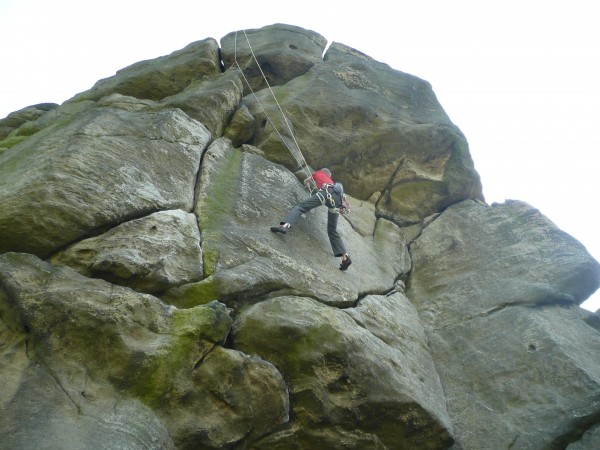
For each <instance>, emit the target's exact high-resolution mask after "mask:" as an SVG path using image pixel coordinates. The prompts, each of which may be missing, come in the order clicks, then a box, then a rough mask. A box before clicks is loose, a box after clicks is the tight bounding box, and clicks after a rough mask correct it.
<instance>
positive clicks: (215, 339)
mask: <svg viewBox="0 0 600 450" xmlns="http://www.w3.org/2000/svg"><path fill="white" fill-rule="evenodd" d="M0 269H1V270H0V312H1V313H2V314H0V318H1V319H2V327H1V328H0V331H2V335H1V337H2V339H3V342H2V345H1V346H0V348H2V349H5V348H9V349H13V350H12V351H4V350H3V353H2V355H1V356H2V357H1V358H0V368H1V369H2V370H3V373H2V379H3V380H7V381H9V382H8V383H7V384H8V389H6V390H3V395H2V397H1V400H2V403H1V404H0V407H2V411H1V413H0V417H7V416H8V415H9V414H10V413H11V412H12V411H11V410H9V409H6V408H9V407H10V406H11V405H15V404H16V405H19V407H18V408H17V411H21V412H22V415H23V416H25V415H27V411H28V409H27V408H25V407H24V405H25V404H26V403H25V402H26V401H27V399H28V398H30V397H31V396H32V395H34V394H35V393H36V392H38V390H36V389H31V386H30V383H38V382H40V383H42V384H41V386H48V384H49V383H50V380H51V379H53V384H54V386H55V388H54V389H51V390H50V392H51V393H52V396H49V397H46V396H41V398H38V399H36V401H35V405H36V407H37V409H38V411H40V412H44V413H51V414H49V415H48V416H45V415H44V414H42V413H39V414H38V413H36V414H35V415H34V416H33V417H32V418H30V419H28V421H27V422H26V423H28V424H29V425H31V426H33V425H39V426H40V427H41V429H42V430H43V429H49V430H51V431H52V432H53V433H58V432H59V431H60V426H63V429H64V430H65V431H68V430H70V429H71V428H72V427H74V426H78V427H80V426H83V427H85V429H86V430H87V429H89V428H90V427H91V425H92V424H93V423H94V421H93V420H90V419H92V418H93V417H94V416H98V419H96V420H97V421H98V422H100V423H101V424H102V427H101V428H99V429H97V430H94V431H93V432H92V433H90V435H89V436H88V437H87V439H88V440H89V439H92V438H93V437H94V436H96V435H97V434H99V433H100V432H101V431H102V430H107V431H110V430H111V426H112V427H116V426H117V425H116V424H119V425H118V426H119V427H122V428H119V429H118V430H117V431H118V434H117V437H115V438H114V439H113V441H112V442H114V443H115V445H117V446H121V445H122V446H123V447H124V448H142V444H141V443H143V442H146V441H149V440H151V439H154V440H155V441H156V442H155V443H153V444H150V447H152V448H171V447H172V445H170V444H169V443H170V441H171V437H172V439H173V442H174V443H175V444H176V445H177V446H178V447H179V448H194V447H195V448H222V447H224V446H226V445H232V444H234V443H236V442H238V441H241V440H242V439H245V438H247V437H248V436H251V437H253V438H258V437H260V436H261V435H262V434H264V433H266V432H268V431H269V430H270V429H272V428H274V427H276V426H278V425H280V424H281V423H284V422H285V421H287V419H288V400H287V395H288V394H287V388H286V386H285V384H284V383H283V381H282V378H281V375H280V374H279V372H278V371H277V370H276V369H275V367H273V366H272V365H271V364H269V363H266V362H265V361H261V360H259V359H258V358H254V357H249V356H247V355H243V354H240V353H239V352H237V351H232V350H228V349H220V348H219V347H220V346H221V345H222V344H223V343H224V342H225V340H226V338H227V336H228V334H229V329H230V327H231V324H232V319H231V318H230V316H229V314H228V311H227V310H226V308H225V307H224V305H223V304H220V303H217V302H212V303H210V304H208V305H202V306H198V307H195V308H190V309H186V310H178V309H176V308H174V307H172V306H168V305H165V304H164V303H162V302H160V300H158V299H157V298H156V297H153V296H150V295H146V294H139V293H136V292H134V291H132V290H130V289H127V288H121V287H118V286H114V285H111V284H109V283H107V282H105V281H102V280H93V279H89V278H85V277H83V276H81V275H79V274H77V273H76V272H74V271H73V270H71V269H69V268H57V267H53V266H51V265H49V264H47V263H45V262H43V261H41V260H39V259H38V258H36V257H35V256H33V255H26V254H19V253H7V254H4V255H2V256H0ZM11 361H12V363H11ZM205 364H206V366H205ZM56 386H58V387H59V388H60V389H59V390H58V389H56ZM40 389H41V387H40ZM57 399H58V400H59V403H58V404H57V405H54V402H53V401H54V400H57ZM120 399H123V400H120ZM69 401H70V403H69ZM140 402H141V404H140ZM115 403H116V404H117V405H118V407H115ZM138 404H139V405H138ZM136 405H137V406H136ZM144 405H145V406H144ZM148 408H151V409H148ZM87 411H92V413H93V414H92V417H90V418H88V417H87V415H86V412H87ZM30 412H31V410H30ZM126 414H129V417H122V416H123V415H126ZM159 418H160V422H159V423H158V424H157V421H158V419H159ZM119 419H122V422H119ZM138 420H139V421H140V423H137V421H138ZM160 423H162V424H165V425H166V428H167V429H168V432H169V434H168V435H166V433H164V428H162V426H161V425H160ZM17 425H18V424H16V423H15V422H14V421H13V420H12V419H11V421H9V422H8V425H7V426H3V427H2V428H0V431H1V432H3V433H6V435H5V436H6V437H8V435H9V434H10V432H11V430H14V429H15V428H16V427H17ZM20 425H21V426H22V424H20ZM80 434H82V433H81V432H80V433H76V436H77V437H79V435H80ZM126 434H130V436H129V439H130V440H131V442H132V444H131V447H130V446H129V445H128V444H127V443H125V444H122V443H120V441H121V440H122V439H124V436H121V435H126ZM138 434H139V435H140V436H139V438H138V437H136V436H137V435H138ZM5 436H3V438H4V437H5ZM36 436H37V434H36ZM40 438H41V436H40ZM63 438H64V436H63ZM25 439H27V436H26V435H25V434H22V433H20V434H18V435H17V437H11V440H12V442H15V446H14V447H13V448H24V447H22V446H23V445H25V443H26V442H28V441H26V440H25ZM136 440H137V441H138V442H141V443H140V444H139V446H138V444H133V442H136ZM161 440H162V442H163V443H162V444H160V445H159V443H160V442H161ZM103 441H106V442H111V440H110V439H109V438H105V439H103ZM3 442H5V441H4V439H3ZM191 442H193V443H194V445H193V447H192V446H191V445H190V443H191ZM76 445H77V444H75V446H74V447H71V448H78V447H77V446H76ZM88 446H93V445H92V444H91V443H88V445H85V446H84V447H88ZM42 447H43V445H42ZM31 448H39V447H38V446H36V445H32V446H31ZM79 448H81V447H79ZM146 448H147V447H146Z"/></svg>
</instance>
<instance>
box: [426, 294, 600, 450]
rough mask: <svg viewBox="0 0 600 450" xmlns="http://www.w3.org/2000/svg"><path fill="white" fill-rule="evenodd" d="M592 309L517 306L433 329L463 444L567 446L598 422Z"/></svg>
mask: <svg viewBox="0 0 600 450" xmlns="http://www.w3.org/2000/svg"><path fill="white" fill-rule="evenodd" d="M588 314H589V313H588V312H587V311H584V310H582V309H581V308H579V307H578V306H574V305H573V306H570V307H557V306H545V307H537V308H531V307H524V306H512V307H507V308H504V309H502V310H499V311H497V312H495V313H492V314H490V315H488V316H479V317H475V318H472V319H469V320H465V321H462V322H459V323H456V324H453V325H449V326H447V327H445V328H444V329H443V330H436V331H432V332H429V333H428V334H429V339H430V348H431V355H432V357H433V360H434V361H435V364H436V367H437V371H438V373H439V376H440V380H441V382H442V385H443V387H444V392H445V394H446V398H447V408H448V413H449V415H450V417H451V418H452V421H453V424H454V431H455V438H456V444H455V448H456V449H472V448H481V449H499V448H506V449H509V448H519V449H532V450H533V449H535V450H542V449H564V448H565V447H566V445H567V444H568V443H569V442H572V441H574V440H577V439H579V437H580V436H581V434H582V433H583V431H584V430H586V429H587V428H588V427H589V426H590V425H591V424H593V423H596V422H597V417H598V416H599V414H600V406H599V405H600V357H598V355H600V334H598V332H597V331H596V330H594V329H593V328H591V327H589V326H588V325H586V324H585V322H584V318H585V316H586V315H588ZM588 448H592V447H588Z"/></svg>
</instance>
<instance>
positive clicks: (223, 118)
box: [160, 69, 243, 137]
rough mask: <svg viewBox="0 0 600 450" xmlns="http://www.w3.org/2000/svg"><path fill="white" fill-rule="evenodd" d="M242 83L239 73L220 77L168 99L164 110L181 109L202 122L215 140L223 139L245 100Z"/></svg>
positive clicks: (163, 102)
mask: <svg viewBox="0 0 600 450" xmlns="http://www.w3.org/2000/svg"><path fill="white" fill-rule="evenodd" d="M242 91H243V89H242V80H241V76H240V72H239V70H237V69H231V70H228V71H227V72H225V73H224V74H223V75H222V76H220V77H214V78H208V79H205V80H199V81H194V82H193V83H191V84H190V85H189V86H188V87H187V88H185V89H184V90H183V91H182V92H179V93H177V94H174V95H171V96H169V97H166V98H164V99H163V100H162V101H161V102H160V104H161V107H167V108H180V109H181V110H182V111H183V112H185V113H186V114H187V115H188V116H190V117H191V118H193V119H196V120H197V121H199V122H201V123H202V124H203V125H204V126H205V127H206V128H208V131H210V133H211V134H212V135H213V136H215V137H216V136H221V135H222V134H223V131H224V129H225V126H226V125H227V124H228V123H229V121H230V119H231V118H232V116H233V114H234V113H235V111H236V108H237V106H238V105H239V103H240V101H241V100H242Z"/></svg>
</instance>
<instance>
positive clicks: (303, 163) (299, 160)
mask: <svg viewBox="0 0 600 450" xmlns="http://www.w3.org/2000/svg"><path fill="white" fill-rule="evenodd" d="M242 31H243V33H244V37H245V38H246V42H247V43H248V48H249V49H250V54H251V55H252V58H253V59H254V62H255V63H256V66H257V67H258V70H259V71H260V74H261V75H262V77H263V79H264V80H265V83H267V87H268V88H269V91H270V92H271V95H272V96H273V99H274V100H275V103H276V104H277V108H279V112H280V113H281V116H282V117H283V121H284V122H285V125H286V126H287V129H288V131H289V133H290V136H291V137H292V140H293V141H294V144H295V146H296V148H295V149H296V150H297V154H296V152H295V151H294V149H292V148H291V147H290V145H289V144H288V142H286V140H285V139H284V137H283V136H282V135H281V133H280V132H279V130H278V129H277V127H276V126H275V124H274V123H273V121H272V120H271V118H270V117H269V114H267V111H266V109H265V108H264V106H263V105H262V103H261V102H260V100H259V99H258V96H257V95H256V94H255V93H254V90H253V89H252V86H250V82H249V81H248V79H247V78H246V75H244V71H243V70H242V68H241V67H240V64H239V62H238V60H237V35H238V32H237V31H236V32H235V40H234V53H233V54H234V56H233V59H234V61H235V65H236V66H237V68H238V69H239V70H240V73H241V74H242V78H243V79H244V81H245V82H246V85H248V88H249V89H250V92H251V93H252V95H253V96H254V99H255V100H256V102H257V103H258V105H259V106H260V108H261V109H262V111H263V113H264V114H265V117H266V118H267V121H268V122H269V123H270V124H271V126H272V127H273V129H274V130H275V132H276V133H277V135H278V136H279V139H281V142H283V145H285V147H286V148H287V149H288V150H289V152H290V154H291V155H292V157H293V158H294V159H295V160H296V162H297V163H298V165H299V167H300V169H301V170H306V172H307V173H308V176H309V178H310V179H311V182H312V183H314V184H315V188H316V182H315V180H314V179H313V178H312V176H311V173H310V171H309V170H308V164H307V163H306V160H305V159H304V156H303V155H302V151H301V150H300V145H299V144H298V141H296V137H295V136H294V132H293V131H292V127H291V126H290V123H289V121H288V119H287V117H286V115H285V113H284V112H283V109H282V108H281V105H280V104H279V102H278V101H277V98H276V97H275V93H274V92H273V89H271V85H270V84H269V80H267V77H266V76H265V74H264V72H263V70H262V68H261V67H260V64H259V63H258V59H256V55H255V54H254V50H253V49H252V46H251V45H250V40H249V39H248V35H247V34H246V30H242Z"/></svg>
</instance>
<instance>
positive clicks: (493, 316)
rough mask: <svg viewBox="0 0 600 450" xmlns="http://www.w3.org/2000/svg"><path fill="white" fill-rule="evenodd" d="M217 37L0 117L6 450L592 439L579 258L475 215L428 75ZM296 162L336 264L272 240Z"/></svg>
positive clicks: (284, 37) (515, 209) (305, 238)
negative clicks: (330, 186)
mask: <svg viewBox="0 0 600 450" xmlns="http://www.w3.org/2000/svg"><path fill="white" fill-rule="evenodd" d="M246 37H248V40H249V41H250V42H251V43H252V47H253V51H254V52H255V54H256V56H257V59H258V60H259V62H260V64H261V67H262V69H263V70H264V72H265V74H266V76H267V78H268V79H269V84H270V85H271V86H273V92H274V94H275V96H276V98H277V100H278V102H279V103H280V105H281V106H282V108H283V110H284V112H285V115H286V117H287V118H288V124H289V128H288V124H286V123H284V120H283V118H282V116H281V113H280V112H279V109H278V107H277V105H275V102H274V101H273V99H272V97H271V92H270V90H268V89H263V88H264V87H265V86H266V84H263V83H264V80H263V79H262V75H260V73H259V71H257V69H258V67H257V66H256V65H255V63H254V62H253V61H252V60H251V59H250V58H249V56H250V55H249V52H248V46H247V42H246ZM237 38H238V40H237V43H236V42H235V33H230V34H229V35H227V36H225V37H224V38H223V39H222V40H221V42H222V45H223V48H222V56H223V59H222V60H221V59H220V54H219V48H218V45H217V41H215V40H214V39H212V38H210V39H206V40H204V41H199V42H195V43H192V44H190V45H189V46H187V47H186V48H184V49H182V50H179V51H176V52H174V53H172V54H170V55H168V56H164V57H159V58H157V59H154V60H150V61H143V62H140V63H137V64H134V65H132V66H130V67H127V68H125V69H123V70H121V71H119V72H118V73H117V74H116V75H115V76H114V77H111V78H108V79H105V80H100V81H99V82H98V83H96V85H95V86H94V87H93V88H92V89H91V90H89V91H86V92H83V93H81V94H78V95H76V96H75V97H74V98H73V99H71V100H70V101H68V102H65V103H63V104H62V105H60V106H55V105H46V106H45V105H35V106H33V107H29V108H25V109H24V110H22V111H18V112H16V113H13V114H11V115H9V116H8V117H7V118H5V119H2V120H0V133H8V134H5V135H4V137H2V134H0V380H2V388H1V389H0V447H2V448H4V447H7V448H11V449H12V448H15V449H24V448H32V449H33V448H35V449H38V448H60V449H65V450H75V449H77V450H78V449H81V448H111V449H112V448H124V449H148V448H152V449H169V450H170V449H186V450H187V449H225V448H228V449H233V448H235V449H239V450H242V449H269V450H273V449H281V450H289V449H302V448H310V449H313V448H319V449H320V448H326V449H342V448H343V449H357V450H358V449H360V450H364V449H382V450H383V449H389V450H391V449H411V450H412V449H447V448H451V449H453V450H462V449H465V450H467V449H468V450H471V449H477V450H480V449H490V450H509V449H516V448H518V449H531V450H534V449H535V450H548V449H551V450H554V449H557V450H558V449H564V448H569V449H573V450H574V449H579V448H595V447H597V445H596V443H597V441H598V424H599V423H600V420H599V419H598V418H599V417H600V407H599V406H598V405H600V358H599V357H598V355H600V316H599V315H598V314H590V313H588V312H586V311H584V310H582V309H580V308H579V307H578V306H577V305H578V304H580V303H581V302H583V301H584V300H585V299H586V298H587V297H588V296H589V295H590V294H592V293H593V292H594V291H595V290H596V289H597V288H598V286H599V285H600V265H599V264H598V262H597V261H595V260H594V259H593V258H592V257H591V256H590V255H589V254H588V253H587V251H586V250H585V248H584V247H583V246H582V245H581V244H579V243H578V242H577V241H575V240H574V239H573V238H572V237H570V236H568V235H567V234H566V233H564V232H562V231H560V230H559V229H558V228H557V227H556V226H555V225H554V224H552V223H551V222H550V221H549V220H548V219H546V218H545V217H544V216H543V215H542V214H541V213H540V212H539V211H537V210H535V209H534V208H532V207H531V206H529V205H527V204H525V203H522V202H515V201H510V202H507V203H505V204H502V205H492V206H490V205H487V204H485V203H484V202H483V201H482V199H483V196H482V193H481V192H482V191H481V183H480V181H479V176H478V175H477V173H476V172H475V170H474V168H473V162H472V161H471V157H470V155H469V151H468V145H467V141H466V139H465V137H464V136H463V135H462V133H461V132H460V130H459V129H458V128H457V127H456V126H455V125H454V124H453V123H452V122H451V121H450V119H449V118H448V116H447V115H446V113H445V112H444V110H443V109H442V107H441V105H440V104H439V103H438V101H437V99H436V97H435V94H434V92H433V90H432V87H431V86H430V85H429V83H427V82H426V81H423V80H421V79H419V78H417V77H415V76H412V75H408V74H406V73H402V72H399V71H397V70H394V69H392V68H390V67H389V66H387V65H385V64H383V63H381V62H378V61H375V60H373V59H372V58H370V57H369V56H367V55H364V54H362V53H360V52H359V51H357V50H355V49H352V48H349V47H347V46H345V45H343V44H340V43H333V44H332V45H331V46H330V47H329V49H328V50H327V52H326V54H325V56H324V57H323V56H322V55H323V51H324V48H325V46H326V42H325V39H324V38H323V37H322V36H320V35H318V34H317V33H315V32H313V31H309V30H303V29H301V28H298V27H293V26H288V25H281V24H278V25H273V26H268V27H264V28H261V29H259V30H249V31H247V33H243V31H240V32H238V36H237ZM241 39H243V42H242V45H241V47H240V48H238V49H237V50H238V58H239V62H240V63H241V64H240V65H241V72H240V70H238V69H237V68H232V69H230V66H232V65H233V55H234V52H235V47H236V46H237V45H238V44H240V40H241ZM244 46H245V47H244ZM226 68H227V69H228V70H225V69H226ZM242 74H243V75H244V76H245V77H247V78H248V79H249V80H250V83H251V84H252V85H253V88H256V89H257V91H256V95H257V97H258V99H259V100H260V101H261V103H262V104H263V105H264V106H266V109H267V113H268V115H269V117H267V116H266V115H265V112H264V111H263V110H262V108H261V107H260V106H259V105H258V102H257V100H256V98H254V96H250V95H248V91H249V89H248V90H247V87H246V86H243V85H242ZM244 95H245V97H244ZM274 126H275V127H276V128H277V131H276V130H275V129H274V128H273V127H274ZM291 131H293V135H292V133H291ZM280 134H281V138H280ZM282 140H283V141H284V142H285V145H284V143H283V142H282ZM298 147H300V148H301V149H302V152H303V154H304V156H305V157H306V163H307V165H308V166H309V167H314V168H319V167H323V166H327V167H329V168H331V169H332V170H333V175H334V179H335V180H338V181H342V182H343V183H344V184H345V188H346V191H347V193H349V194H350V195H351V197H350V201H351V203H352V206H353V208H352V212H351V213H350V215H348V216H341V217H340V218H339V226H338V231H339V233H340V235H341V236H342V238H343V240H344V242H345V244H346V246H347V248H348V251H349V252H350V254H351V256H352V259H353V264H352V265H351V266H350V268H349V270H348V271H347V272H342V271H340V270H338V264H339V259H337V258H335V257H334V256H333V255H332V253H331V248H330V244H329V240H328V238H327V233H326V223H327V217H326V216H327V214H326V210H325V208H317V209H315V210H314V211H311V212H309V213H307V214H305V216H303V217H301V218H300V220H299V221H298V222H297V223H296V224H295V226H294V227H293V228H292V229H291V230H290V232H289V233H287V234H286V235H278V234H277V235H276V234H273V233H271V232H270V231H269V228H270V227H271V226H273V225H276V224H277V223H278V222H279V221H280V220H281V219H282V218H283V217H284V216H285V215H286V213H287V212H288V211H289V210H290V208H292V207H293V206H294V205H296V204H298V203H299V202H300V201H302V200H303V199H305V198H306V197H307V195H308V193H307V192H306V190H305V189H304V188H303V187H302V185H301V183H300V182H299V180H300V181H301V180H302V179H303V178H305V177H306V176H307V175H308V174H307V173H305V172H306V171H307V169H306V168H302V169H299V168H298V166H299V165H300V162H303V161H302V159H301V158H298V156H299V155H298V154H297V152H296V150H297V148H298ZM288 148H289V149H288ZM39 258H46V261H42V260H41V259H39ZM232 330H233V331H232Z"/></svg>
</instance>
